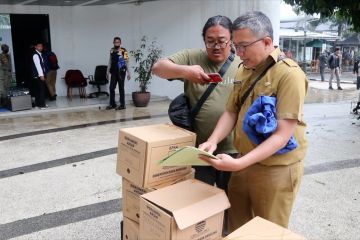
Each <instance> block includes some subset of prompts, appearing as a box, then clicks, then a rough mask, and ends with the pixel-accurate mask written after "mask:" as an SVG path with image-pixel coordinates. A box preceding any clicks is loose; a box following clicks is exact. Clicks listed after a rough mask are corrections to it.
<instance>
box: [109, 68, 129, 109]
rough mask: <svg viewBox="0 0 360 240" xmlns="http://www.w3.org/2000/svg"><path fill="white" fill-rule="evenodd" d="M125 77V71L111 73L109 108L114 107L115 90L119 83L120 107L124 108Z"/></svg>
mask: <svg viewBox="0 0 360 240" xmlns="http://www.w3.org/2000/svg"><path fill="white" fill-rule="evenodd" d="M125 75H126V71H119V72H118V73H116V72H115V73H111V79H110V87H109V91H110V106H114V107H115V106H116V102H115V88H116V85H117V84H118V83H119V94H120V100H119V101H120V106H122V107H125V89H124V87H125V86H124V85H125Z"/></svg>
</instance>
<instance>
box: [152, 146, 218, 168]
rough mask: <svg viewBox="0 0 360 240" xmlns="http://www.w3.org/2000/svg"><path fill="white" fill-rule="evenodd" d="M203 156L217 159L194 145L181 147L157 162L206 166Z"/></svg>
mask: <svg viewBox="0 0 360 240" xmlns="http://www.w3.org/2000/svg"><path fill="white" fill-rule="evenodd" d="M203 158H210V159H214V160H216V159H218V158H217V157H216V156H214V155H212V154H210V153H208V152H205V151H203V150H200V149H198V148H195V147H188V146H187V147H183V148H180V149H178V150H176V151H175V152H174V153H172V154H170V155H169V156H168V157H166V158H164V159H163V160H161V161H160V162H159V164H160V165H162V166H208V165H209V163H207V162H205V161H204V160H202V159H203Z"/></svg>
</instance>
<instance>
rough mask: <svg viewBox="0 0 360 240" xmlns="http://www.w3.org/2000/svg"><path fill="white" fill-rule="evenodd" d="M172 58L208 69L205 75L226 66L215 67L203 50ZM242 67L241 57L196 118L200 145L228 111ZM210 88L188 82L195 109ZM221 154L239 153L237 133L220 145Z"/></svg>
mask: <svg viewBox="0 0 360 240" xmlns="http://www.w3.org/2000/svg"><path fill="white" fill-rule="evenodd" d="M168 59H169V60H171V61H172V62H174V63H176V64H180V65H200V66H201V67H202V68H203V69H204V71H205V73H216V72H218V71H219V70H220V68H221V66H222V64H214V63H213V62H211V61H210V60H209V58H208V55H207V53H206V51H205V50H202V49H186V50H182V51H180V52H178V53H175V54H174V55H171V56H169V57H168ZM239 64H240V58H239V57H237V56H236V57H235V59H234V61H233V62H232V64H231V65H230V67H229V68H228V70H227V71H226V73H225V75H224V77H223V80H224V81H223V82H222V83H219V84H218V85H217V86H216V87H215V89H214V90H213V91H212V93H211V94H210V96H209V97H208V99H207V100H206V101H205V103H204V104H203V106H202V107H201V109H200V111H199V113H198V115H197V116H196V118H195V123H194V128H195V132H196V134H197V139H196V143H197V145H199V144H201V143H203V142H205V141H206V140H207V139H208V138H209V137H210V135H211V133H212V132H213V130H214V128H215V126H216V123H217V121H218V120H219V118H220V116H221V114H222V113H223V112H224V111H225V108H226V102H227V100H228V97H229V95H230V92H231V90H232V86H233V82H234V78H235V74H236V71H237V69H238V66H239ZM207 87H208V85H200V84H196V83H193V82H191V81H184V92H185V95H186V96H187V97H188V98H189V101H190V105H191V106H192V107H193V106H195V105H196V103H197V102H198V101H199V99H200V97H201V96H202V94H203V93H204V92H205V90H206V89H207ZM217 152H218V153H225V152H226V153H235V152H237V151H236V150H235V148H234V146H233V134H231V135H230V136H228V137H227V138H226V139H225V140H224V141H222V142H221V143H219V145H218V148H217Z"/></svg>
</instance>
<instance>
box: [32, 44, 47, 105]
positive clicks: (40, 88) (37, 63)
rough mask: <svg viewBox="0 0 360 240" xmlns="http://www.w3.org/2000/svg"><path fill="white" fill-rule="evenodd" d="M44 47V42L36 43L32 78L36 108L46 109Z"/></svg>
mask: <svg viewBox="0 0 360 240" xmlns="http://www.w3.org/2000/svg"><path fill="white" fill-rule="evenodd" d="M43 49H44V46H43V44H42V42H39V41H38V42H36V43H35V49H34V53H33V56H32V60H33V61H32V77H33V79H34V80H35V88H36V89H35V106H36V107H39V108H40V109H45V108H46V107H47V106H46V104H45V88H46V84H45V64H44V59H43V56H42V51H43Z"/></svg>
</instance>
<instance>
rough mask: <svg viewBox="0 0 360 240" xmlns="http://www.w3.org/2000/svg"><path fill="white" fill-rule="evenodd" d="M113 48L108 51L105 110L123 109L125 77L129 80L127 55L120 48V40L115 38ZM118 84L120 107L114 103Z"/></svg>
mask: <svg viewBox="0 0 360 240" xmlns="http://www.w3.org/2000/svg"><path fill="white" fill-rule="evenodd" d="M113 44H114V47H113V48H111V50H110V57H109V64H108V68H107V74H106V76H107V77H109V75H110V87H109V90H110V104H109V106H107V107H106V109H107V110H110V109H116V110H122V109H125V108H126V107H125V89H124V85H125V75H126V73H127V79H128V80H130V78H131V76H130V71H129V68H128V61H129V55H128V52H127V51H126V49H125V48H123V47H121V38H120V37H115V38H114V41H113ZM118 83H119V94H120V105H119V106H117V105H116V103H115V88H116V85H117V84H118Z"/></svg>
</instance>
